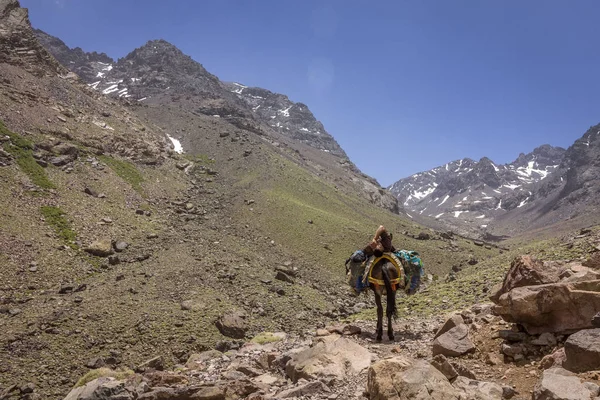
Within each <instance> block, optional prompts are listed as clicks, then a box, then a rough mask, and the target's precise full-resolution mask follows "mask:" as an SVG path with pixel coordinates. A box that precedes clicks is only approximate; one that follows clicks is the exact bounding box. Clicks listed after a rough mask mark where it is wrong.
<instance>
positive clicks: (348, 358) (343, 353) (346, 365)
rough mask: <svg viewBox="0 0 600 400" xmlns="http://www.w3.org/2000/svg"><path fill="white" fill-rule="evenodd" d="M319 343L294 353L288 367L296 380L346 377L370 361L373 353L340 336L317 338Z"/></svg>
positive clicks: (290, 375)
mask: <svg viewBox="0 0 600 400" xmlns="http://www.w3.org/2000/svg"><path fill="white" fill-rule="evenodd" d="M315 340H316V344H314V345H313V346H312V347H309V348H306V349H304V350H302V351H299V352H297V353H295V354H293V355H292V357H291V359H290V360H289V361H288V362H287V364H286V366H285V372H286V374H287V376H288V377H289V378H290V379H291V380H292V381H293V382H297V381H298V379H302V378H304V379H307V380H314V379H316V378H337V379H340V380H342V379H344V378H346V377H347V376H348V375H355V374H358V373H359V372H360V371H362V370H364V369H366V368H368V367H369V365H370V364H371V353H370V352H369V351H368V350H367V349H366V348H364V347H362V346H361V345H359V344H357V343H356V342H354V341H352V340H348V339H346V338H344V337H340V336H338V335H330V336H324V337H320V338H316V339H315Z"/></svg>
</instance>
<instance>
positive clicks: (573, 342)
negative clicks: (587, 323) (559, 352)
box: [564, 328, 600, 372]
mask: <svg viewBox="0 0 600 400" xmlns="http://www.w3.org/2000/svg"><path fill="white" fill-rule="evenodd" d="M565 356H566V361H565V363H564V367H565V368H566V369H568V370H569V371H573V372H585V371H593V370H600V329H598V328H596V329H584V330H581V331H579V332H577V333H574V334H572V335H571V336H569V338H568V339H567V341H566V342H565Z"/></svg>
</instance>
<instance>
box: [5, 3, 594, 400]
mask: <svg viewBox="0 0 600 400" xmlns="http://www.w3.org/2000/svg"><path fill="white" fill-rule="evenodd" d="M98 50H101V49H98ZM598 132H600V128H599V127H597V126H596V127H593V128H591V129H590V130H589V131H588V132H587V133H586V134H585V135H584V136H583V137H582V138H581V139H580V140H578V141H577V142H575V144H574V145H573V146H571V147H569V148H568V149H566V150H565V149H561V148H554V147H551V146H542V147H539V148H537V149H535V150H534V151H533V152H532V153H530V154H527V155H522V156H520V157H519V158H518V159H517V160H516V161H515V162H514V163H512V164H508V165H502V166H501V165H496V164H494V163H493V162H492V161H491V160H489V159H482V160H480V161H479V162H475V161H473V160H468V159H465V160H459V161H455V162H450V163H448V164H445V165H443V166H441V167H439V168H436V169H434V170H432V171H429V172H424V173H421V174H417V175H414V176H412V177H409V178H405V179H403V180H401V181H399V182H398V183H396V184H394V185H392V186H391V187H390V188H389V190H388V189H386V188H383V187H381V186H380V185H379V183H378V182H377V180H376V179H374V178H372V177H370V176H368V175H366V174H364V173H363V172H361V171H360V170H359V168H358V167H357V166H356V165H355V164H354V163H353V162H352V161H351V160H350V159H349V158H348V156H347V154H346V153H345V151H344V150H343V149H342V147H341V146H340V145H339V144H338V142H337V141H336V140H335V139H334V137H333V136H332V135H330V134H329V133H328V132H327V131H326V129H325V127H324V126H323V124H322V123H321V122H320V121H318V120H317V119H316V118H315V117H314V115H313V114H312V113H311V111H310V110H309V108H308V106H307V105H305V104H303V103H299V102H293V101H292V100H290V99H289V98H288V97H287V96H286V95H284V94H278V93H274V92H271V91H269V90H267V89H263V88H255V87H247V86H245V85H243V84H242V83H233V82H222V81H220V80H219V78H218V77H217V76H215V75H213V74H211V73H210V72H208V71H207V70H206V69H205V68H204V67H203V66H202V65H201V64H199V63H198V62H196V61H195V60H193V59H192V58H190V57H189V56H187V55H185V54H184V53H182V52H181V51H180V50H179V49H178V48H177V47H175V46H174V45H173V44H171V43H169V42H166V41H164V40H150V41H149V42H147V43H146V44H145V45H144V46H142V47H140V48H138V49H135V50H133V51H132V52H131V53H130V54H129V55H127V56H126V57H124V58H122V59H119V60H117V61H115V60H113V59H112V58H110V57H108V56H107V55H106V54H104V53H97V52H92V53H89V52H85V51H84V50H82V49H70V48H69V47H68V46H66V45H65V44H64V43H63V42H62V41H61V40H60V39H58V38H55V37H52V36H51V35H49V34H47V33H44V32H42V31H40V30H35V29H33V28H32V27H31V24H30V22H29V19H28V14H27V10H26V9H24V8H21V7H20V4H19V2H18V1H16V0H0V214H1V215H0V268H1V270H0V273H1V276H0V332H1V334H0V399H7V400H8V399H11V400H13V399H23V400H25V399H28V400H34V399H68V400H76V399H88V400H91V399H106V400H108V399H112V400H116V399H120V400H125V399H156V400H158V399H180V400H181V399H237V398H253V399H267V398H268V399H275V398H323V399H330V400H334V399H358V398H366V397H365V396H370V398H371V399H376V398H380V399H387V398H397V399H404V398H414V397H410V396H413V395H415V396H416V394H415V393H417V392H418V391H419V390H420V389H418V387H424V386H425V385H433V386H431V387H432V389H431V391H430V392H431V393H438V394H439V393H441V394H439V396H441V397H431V396H430V397H418V398H424V399H426V398H448V399H474V398H477V399H501V398H515V399H525V398H531V393H530V392H533V391H534V390H538V389H534V387H537V386H536V385H538V383H539V381H540V379H541V378H542V375H543V374H545V373H546V372H544V371H545V370H544V369H540V368H538V366H539V365H540V363H541V361H542V359H543V358H544V357H545V356H547V355H549V354H554V353H555V352H556V351H557V350H559V349H560V348H563V347H564V346H566V345H565V342H566V341H567V340H568V334H567V333H565V332H563V331H560V330H556V331H553V332H552V335H553V336H552V337H553V338H554V341H550V342H549V343H547V344H543V345H539V347H536V346H538V345H535V344H531V342H535V341H536V340H539V337H540V334H539V333H527V334H526V333H525V332H523V330H522V329H521V328H519V326H518V325H517V323H522V321H518V322H515V323H513V322H510V321H508V319H509V318H508V317H506V318H504V319H503V317H501V316H500V315H499V314H498V313H497V312H496V311H495V310H496V308H495V307H499V305H498V304H500V303H498V304H496V305H492V304H491V303H490V300H489V298H490V296H491V295H493V294H494V293H499V292H497V291H498V290H499V289H498V285H499V284H502V283H503V282H504V281H505V280H506V279H507V278H505V275H506V273H507V271H513V270H515V269H516V268H520V267H519V265H520V264H519V263H518V262H516V261H515V260H518V259H520V258H519V257H521V256H523V255H532V256H535V257H536V259H537V260H540V261H539V262H540V263H542V262H545V263H550V264H547V265H552V266H553V268H555V269H556V271H558V272H556V274H557V276H558V275H560V279H561V280H559V279H558V278H556V279H554V278H552V279H554V280H553V281H552V284H560V283H564V282H568V283H569V284H572V283H578V282H587V281H588V280H589V281H596V279H597V274H598V273H597V272H596V271H597V268H598V266H597V265H596V264H595V263H596V261H595V260H597V255H598V254H599V253H598V251H599V250H600V247H599V246H600V233H599V231H598V228H597V227H596V226H595V224H597V223H598V221H596V220H595V218H596V215H597V213H595V212H594V211H595V210H596V208H595V207H596V205H597V203H596V198H597V196H595V193H596V185H597V172H598V170H597V169H598V165H597V160H598V153H597V152H598V151H599V150H598V148H600V140H599V139H598V137H599V136H600V135H598ZM586 143H587V144H586ZM500 203H502V205H500ZM457 213H458V215H457ZM436 216H437V218H436ZM482 216H483V217H482ZM459 217H460V218H459ZM566 220H568V222H565V221H566ZM380 224H383V225H385V226H386V227H387V229H388V230H389V231H390V232H392V233H393V234H394V238H393V241H394V244H395V245H396V247H398V248H402V249H410V250H416V251H418V252H419V253H420V255H421V257H422V260H423V262H424V265H425V271H426V274H425V275H424V276H423V277H422V281H423V282H422V287H421V289H420V291H419V292H418V293H417V294H415V295H413V296H406V295H403V294H402V295H399V296H398V301H397V306H398V311H399V318H398V319H397V320H396V321H395V326H394V327H395V330H396V332H397V335H396V339H395V341H394V342H389V341H384V342H383V343H376V341H375V339H374V335H373V333H374V331H375V319H376V311H375V303H374V301H373V296H372V295H371V294H370V293H365V294H362V295H360V296H353V295H352V294H351V290H350V288H349V287H348V285H347V278H346V276H345V271H344V261H345V260H346V259H347V258H348V257H349V256H350V255H351V254H352V253H353V252H354V251H355V250H357V249H360V248H363V247H364V246H365V245H366V244H367V243H368V242H369V241H370V240H371V238H372V235H373V232H374V231H375V229H376V228H377V227H378V226H379V225H380ZM561 224H563V225H562V226H561V228H560V229H557V228H556V226H558V225H561ZM483 225H486V226H485V227H482V226H483ZM582 228H585V229H582ZM498 239H503V240H498ZM536 265H537V264H536ZM545 265H546V264H545ZM534 267H535V266H534ZM534 267H531V268H533V269H535V268H534ZM553 271H554V270H553ZM509 275H510V274H509ZM553 276H554V275H553ZM548 279H550V278H548ZM569 279H570V280H569ZM567 280H568V281H567ZM515 281H516V283H515V284H514V285H512V283H511V285H512V286H511V285H508V284H505V285H504V286H503V289H504V290H505V292H506V293H510V292H511V291H515V290H517V289H519V288H521V287H522V286H524V285H522V284H521V282H520V281H518V279H517V280H515ZM528 283H532V282H528ZM544 283H547V282H546V281H544ZM532 284H533V283H532ZM535 284H536V285H537V284H540V282H538V281H536V282H535ZM578 284H579V283H578ZM591 292H592V293H595V294H597V292H596V291H593V290H592V291H591ZM497 302H499V300H497ZM585 304H587V303H585ZM592 308H593V307H592ZM590 310H591V309H590ZM504 311H505V313H506V315H508V311H506V310H504ZM595 311H600V309H599V310H595ZM454 312H459V315H460V319H461V321H459V322H457V320H454V321H455V322H456V324H457V325H460V327H461V329H463V328H462V326H463V325H464V326H465V328H464V329H467V332H468V333H469V335H471V337H472V339H473V343H474V345H473V346H474V348H473V351H471V350H469V352H468V354H462V353H461V354H459V355H456V354H453V353H452V352H451V351H450V352H449V353H448V352H446V351H444V352H443V353H444V354H445V355H444V354H442V353H439V354H441V355H442V357H439V355H438V354H434V353H437V352H438V350H435V349H436V345H435V344H432V343H435V339H436V338H435V337H436V336H441V335H443V334H445V333H446V332H447V331H449V330H451V329H453V328H454V327H450V328H448V326H446V324H448V322H447V321H449V320H452V318H455V317H452V318H449V317H448V316H449V313H454ZM453 315H455V314H453ZM503 315H504V314H503ZM585 317H586V318H587V314H586V316H585ZM587 322H589V323H587ZM587 322H586V323H584V324H583V325H581V326H579V325H578V326H577V330H581V329H583V330H585V329H589V328H592V327H593V326H592V325H591V321H587ZM586 324H587V325H586ZM444 326H446V328H447V329H446V328H444ZM444 329H445V331H444ZM499 332H515V335H516V336H519V338H520V339H519V341H518V342H519V343H521V342H522V343H523V346H521V347H519V346H520V345H519V346H516V348H518V349H520V350H519V351H520V352H519V351H517V350H515V349H513V347H510V348H509V349H508V350H506V349H507V348H506V346H505V345H507V343H509V342H510V340H508V339H506V337H507V336H510V335H509V334H507V333H499ZM517 333H518V334H517ZM521 333H522V334H521ZM569 333H571V332H569ZM436 334H437V335H436ZM503 335H504V336H503ZM510 337H511V338H512V337H514V335H513V336H510ZM463 338H464V337H463ZM505 341H506V343H505ZM511 343H512V342H511ZM509 344H510V343H509ZM432 346H433V347H432ZM510 346H513V344H510ZM475 347H476V349H475ZM513 350H514V351H513ZM511 351H513V352H512V353H511ZM446 353H447V354H446ZM354 354H356V355H354ZM517 354H518V355H519V356H517ZM491 355H493V357H492V356H491ZM321 356H323V357H325V358H319V357H321ZM399 357H400V358H402V359H400V358H399ZM446 357H447V359H446ZM392 359H393V361H389V360H392ZM489 359H493V362H491V363H490V362H488V361H489ZM571 359H572V358H571ZM315 360H316V361H315ZM386 360H388V361H386ZM448 360H450V361H448ZM387 362H391V363H392V364H390V365H388V364H386V363H387ZM450 362H451V363H452V366H451V367H450V369H448V366H447V365H450V364H449V363H450ZM436 363H437V364H436ZM454 364H458V365H459V366H456V365H454ZM328 365H329V366H330V367H328ZM436 365H437V366H436ZM561 365H562V364H561ZM565 365H567V364H565ZM408 366H410V368H408ZM556 366H558V361H557V363H556ZM380 368H382V369H380ZM390 368H391V369H390ZM407 368H408V369H409V371H413V370H414V371H422V374H421V375H419V374H417V375H418V380H417V382H418V384H417V385H416V386H414V387H413V386H411V385H412V384H411V383H410V382H408V381H410V379H408V378H407V382H408V383H406V386H405V387H404V389H403V390H406V394H405V395H403V396H405V397H401V396H400V395H398V396H400V397H398V396H397V397H394V395H392V394H390V393H393V392H394V390H397V389H394V390H392V389H390V388H391V387H394V384H395V383H394V382H392V383H390V382H389V380H390V379H391V378H389V379H387V378H385V377H386V376H388V375H389V374H388V373H389V371H396V372H398V373H400V372H402V371H404V370H406V369H407ZM448 371H450V372H448ZM452 371H454V372H452ZM531 371H534V372H535V373H532V372H531ZM589 371H593V369H592V370H589ZM589 371H588V370H586V371H585V372H581V373H578V375H577V376H573V379H572V381H573V382H575V380H577V383H573V385H575V387H576V388H577V390H584V389H581V388H582V387H584V384H583V383H581V382H579V380H580V379H583V380H587V381H597V380H598V375H597V374H596V375H594V372H589ZM396 372H394V373H396ZM377 374H380V375H379V376H380V377H383V378H377V376H376V375H377ZM440 374H442V375H440ZM459 375H460V376H459ZM390 376H391V375H390ZM109 377H112V378H109ZM380 379H383V380H380ZM386 379H387V380H386ZM473 382H480V383H475V384H474V383H473ZM390 385H391V386H390ZM461 385H462V386H461ZM482 385H483V386H482ZM577 385H579V386H577ZM591 385H593V384H592V383H590V384H589V385H587V386H585V388H586V389H585V390H588V391H589V393H592V392H594V391H595V393H596V396H598V395H600V389H598V386H597V385H596V386H595V387H592V386H591ZM417 386H418V387H417ZM473 386H475V387H476V388H473ZM484 386H485V387H484ZM386 388H387V389H386ZM486 388H488V389H486ZM490 388H491V389H490ZM539 390H542V389H539ZM539 390H538V391H539ZM543 390H546V389H543ZM413 392H414V393H413ZM411 393H412V394H411ZM421 395H422V396H425V394H424V393H421ZM590 395H591V394H590ZM86 396H87V397H86ZM94 396H95V397H94ZM427 396H429V394H427ZM542 398H551V397H536V399H542ZM555 398H560V397H555Z"/></svg>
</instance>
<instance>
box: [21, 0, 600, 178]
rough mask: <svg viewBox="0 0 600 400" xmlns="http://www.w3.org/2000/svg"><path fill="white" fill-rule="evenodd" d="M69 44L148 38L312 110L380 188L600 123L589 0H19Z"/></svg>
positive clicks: (123, 46) (123, 48)
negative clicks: (463, 160) (449, 164)
mask: <svg viewBox="0 0 600 400" xmlns="http://www.w3.org/2000/svg"><path fill="white" fill-rule="evenodd" d="M21 4H22V6H23V7H28V8H29V10H30V18H31V21H32V23H33V25H34V27H36V28H40V29H43V30H45V31H47V32H48V33H50V34H52V35H55V36H58V37H60V38H61V39H62V40H63V41H65V43H66V44H67V45H69V46H70V47H75V46H79V47H81V48H83V49H84V50H86V51H94V50H95V51H101V52H106V53H107V54H108V55H110V56H111V57H113V58H119V57H123V56H125V55H126V54H127V53H129V52H130V51H131V50H133V49H134V48H136V47H139V46H141V45H143V44H144V43H145V42H146V41H148V40H150V39H159V38H163V39H165V40H168V41H169V42H171V43H173V44H175V45H176V46H178V47H179V48H180V49H181V50H182V51H183V52H185V53H187V54H189V55H190V56H192V58H194V59H195V60H196V61H198V62H200V63H202V64H203V65H204V66H205V67H206V68H207V69H208V70H209V71H210V72H212V73H213V74H215V75H217V76H218V77H219V78H221V79H222V80H228V81H238V82H241V83H244V84H246V85H251V86H260V87H264V88H267V89H269V90H272V91H275V92H279V93H284V94H286V95H288V96H289V97H290V99H291V100H293V101H301V102H303V103H305V104H307V105H308V106H309V108H310V109H311V110H312V111H313V113H314V114H315V116H316V117H317V118H318V119H319V120H321V121H322V122H323V124H324V125H325V128H326V129H327V130H328V132H329V133H331V134H332V135H333V136H334V137H335V138H336V140H337V141H338V142H339V143H340V145H341V146H342V147H343V148H344V150H345V151H346V152H347V153H348V155H349V156H350V158H351V160H352V161H354V162H355V163H356V164H357V165H358V167H359V168H360V169H361V170H362V171H363V172H365V173H367V174H369V175H371V176H374V177H375V178H377V179H378V180H379V182H380V183H381V184H382V185H384V186H387V185H389V184H391V183H393V182H394V181H396V180H398V179H399V178H402V177H405V176H408V175H411V174H413V173H416V172H419V171H422V170H427V169H430V168H433V167H435V166H438V165H442V164H444V163H446V162H448V161H451V160H455V159H459V158H463V157H470V158H473V159H479V158H481V157H483V156H488V157H490V158H491V159H492V160H494V161H495V162H497V163H506V162H510V161H513V160H514V159H515V158H517V156H518V155H519V153H520V152H529V151H531V150H533V148H534V147H536V146H538V145H541V144H544V143H549V144H552V145H556V146H563V147H568V146H569V145H570V144H571V143H573V141H574V140H575V139H577V138H579V137H580V136H582V135H583V133H584V132H585V131H586V130H587V128H589V126H591V125H594V124H596V123H598V122H600V112H599V111H600V109H599V106H600V74H599V71H600V51H598V49H599V47H600V46H599V45H600V30H599V29H598V27H597V26H598V15H600V2H598V1H595V0H589V1H588V0H577V1H563V0H561V1H555V0H528V1H521V0H519V1H516V0H514V1H513V0H502V1H499V0H495V1H494V0H489V1H488V0H480V1H478V0H468V1H467V0H451V1H450V0H437V1H430V0H419V1H366V0H362V1H358V0H357V1H354V0H339V1H326V0H302V1H280V0H277V1H275V0H273V1H271V0H237V1H233V0H211V1H208V0H198V1H195V0H194V1H193V0H179V1H164V0H128V1H127V0H21Z"/></svg>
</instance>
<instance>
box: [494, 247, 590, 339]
mask: <svg viewBox="0 0 600 400" xmlns="http://www.w3.org/2000/svg"><path fill="white" fill-rule="evenodd" d="M583 269H586V267H582V266H581V265H573V266H570V265H564V266H562V267H560V268H559V267H557V266H556V265H553V264H552V263H545V264H542V263H540V262H537V261H536V260H534V259H532V258H530V257H528V256H522V257H519V258H517V259H516V260H515V261H513V263H512V265H511V268H510V270H509V271H508V273H507V275H506V277H505V280H504V283H503V285H502V288H500V289H499V290H498V291H497V292H496V293H494V294H493V295H492V296H491V299H492V301H494V302H495V303H496V306H495V308H494V311H495V312H496V313H497V314H498V315H500V316H502V318H504V319H505V320H506V321H509V322H515V323H519V324H521V325H522V326H523V327H524V328H525V329H526V330H527V332H529V333H530V334H540V333H544V332H555V333H558V332H562V333H570V332H574V331H577V330H580V329H588V328H592V318H593V317H594V315H595V314H596V313H597V312H599V311H600V280H588V278H587V277H588V276H595V274H594V273H593V272H591V275H588V272H586V271H585V270H583ZM573 270H575V271H580V272H578V273H579V274H581V273H582V272H583V274H582V275H581V276H580V277H577V274H578V273H574V271H573ZM561 276H562V278H560V277H561ZM579 278H583V280H580V279H579ZM559 279H560V280H559Z"/></svg>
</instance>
